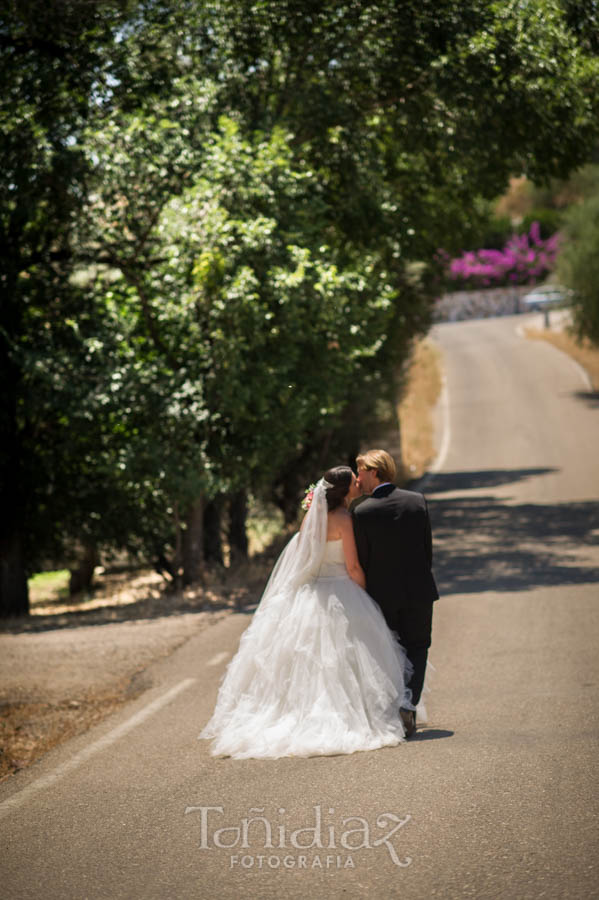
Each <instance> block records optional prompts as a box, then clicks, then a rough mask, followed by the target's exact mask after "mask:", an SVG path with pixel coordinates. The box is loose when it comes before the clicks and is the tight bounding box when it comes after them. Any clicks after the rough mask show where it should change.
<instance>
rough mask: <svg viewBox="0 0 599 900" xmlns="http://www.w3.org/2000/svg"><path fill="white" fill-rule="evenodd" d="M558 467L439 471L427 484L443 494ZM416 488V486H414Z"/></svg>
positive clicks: (430, 490) (511, 480)
mask: <svg viewBox="0 0 599 900" xmlns="http://www.w3.org/2000/svg"><path fill="white" fill-rule="evenodd" d="M552 472H559V469H551V468H545V469H482V470H480V471H477V472H440V473H436V474H435V475H433V476H431V480H430V482H429V484H428V486H427V490H426V493H427V496H428V495H429V494H444V493H449V491H474V490H477V489H479V488H493V487H501V485H503V484H513V483H515V482H518V481H524V480H525V479H526V478H534V477H536V476H538V475H549V474H551V473H552ZM416 489H418V488H417V486H416Z"/></svg>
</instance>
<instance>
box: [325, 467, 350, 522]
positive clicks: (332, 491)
mask: <svg viewBox="0 0 599 900" xmlns="http://www.w3.org/2000/svg"><path fill="white" fill-rule="evenodd" d="M353 474H354V473H353V472H352V470H351V469H350V467H349V466H335V468H334V469H329V471H328V472H325V474H324V480H325V481H328V482H329V484H330V485H331V487H328V488H327V489H326V498H327V507H328V509H329V512H331V511H332V510H333V509H337V507H338V506H342V505H343V501H344V500H345V498H346V497H347V492H348V491H349V488H350V485H351V481H352V476H353Z"/></svg>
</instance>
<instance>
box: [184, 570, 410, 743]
mask: <svg viewBox="0 0 599 900" xmlns="http://www.w3.org/2000/svg"><path fill="white" fill-rule="evenodd" d="M409 669H410V663H409V661H408V660H407V659H406V656H405V652H404V650H403V648H402V647H401V646H400V645H399V643H398V642H397V639H396V637H395V636H394V635H393V634H392V632H391V631H390V630H389V629H388V627H387V624H386V622H385V620H384V618H383V615H382V613H381V611H380V609H379V608H378V606H377V605H376V603H375V602H374V601H373V600H372V599H371V597H369V595H368V594H367V593H366V592H365V591H363V590H362V588H360V587H359V586H358V585H357V584H356V583H355V582H354V581H352V580H351V579H350V578H349V577H347V576H339V577H329V578H318V579H316V581H314V582H312V583H310V584H306V585H303V586H302V587H300V588H299V590H297V592H296V593H295V594H290V593H289V592H284V593H281V594H278V595H276V596H274V597H271V598H269V600H268V602H267V603H266V604H264V605H263V604H261V605H260V606H259V607H258V609H257V610H256V613H255V614H254V618H253V620H252V623H251V624H250V626H249V628H248V629H247V631H246V632H245V633H244V635H243V636H242V638H241V642H240V645H239V650H238V652H237V654H236V655H235V657H234V658H233V660H232V661H231V663H230V664H229V666H228V669H227V671H226V673H225V676H224V680H223V682H222V685H221V688H220V691H219V694H218V699H217V703H216V708H215V711H214V714H213V715H212V718H211V719H210V721H209V722H208V724H207V725H206V727H205V728H204V730H203V731H202V733H201V735H200V737H201V738H210V739H212V740H213V744H212V747H211V752H212V754H213V755H215V756H231V757H234V758H237V759H243V758H247V757H251V758H264V759H274V758H278V757H281V756H314V755H331V754H338V753H354V752H355V751H357V750H375V749H377V748H379V747H388V746H394V745H396V744H399V743H400V742H401V741H402V740H404V729H403V725H402V722H401V718H400V716H399V707H400V706H411V703H410V698H409V695H408V694H407V692H406V690H405V687H404V685H405V682H406V681H407V679H408V677H409V674H410V672H409Z"/></svg>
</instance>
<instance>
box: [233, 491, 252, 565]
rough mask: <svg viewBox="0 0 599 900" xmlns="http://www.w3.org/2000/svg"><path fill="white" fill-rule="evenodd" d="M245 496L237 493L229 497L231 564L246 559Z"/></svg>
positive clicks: (241, 492)
mask: <svg viewBox="0 0 599 900" xmlns="http://www.w3.org/2000/svg"><path fill="white" fill-rule="evenodd" d="M246 519H247V495H246V492H245V491H237V493H235V494H232V495H231V499H230V503H229V546H230V548H231V564H233V563H236V562H239V561H240V560H244V559H247V557H248V538H247V532H246V527H245V525H246Z"/></svg>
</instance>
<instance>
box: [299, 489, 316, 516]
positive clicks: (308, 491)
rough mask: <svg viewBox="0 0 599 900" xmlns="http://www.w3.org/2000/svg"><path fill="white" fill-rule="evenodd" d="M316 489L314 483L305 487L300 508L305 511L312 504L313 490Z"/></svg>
mask: <svg viewBox="0 0 599 900" xmlns="http://www.w3.org/2000/svg"><path fill="white" fill-rule="evenodd" d="M315 490H316V485H315V484H311V485H310V486H309V487H307V488H306V492H305V494H304V499H303V500H302V509H303V510H305V512H308V510H309V509H310V506H311V505H312V500H313V499H314V491H315Z"/></svg>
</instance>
